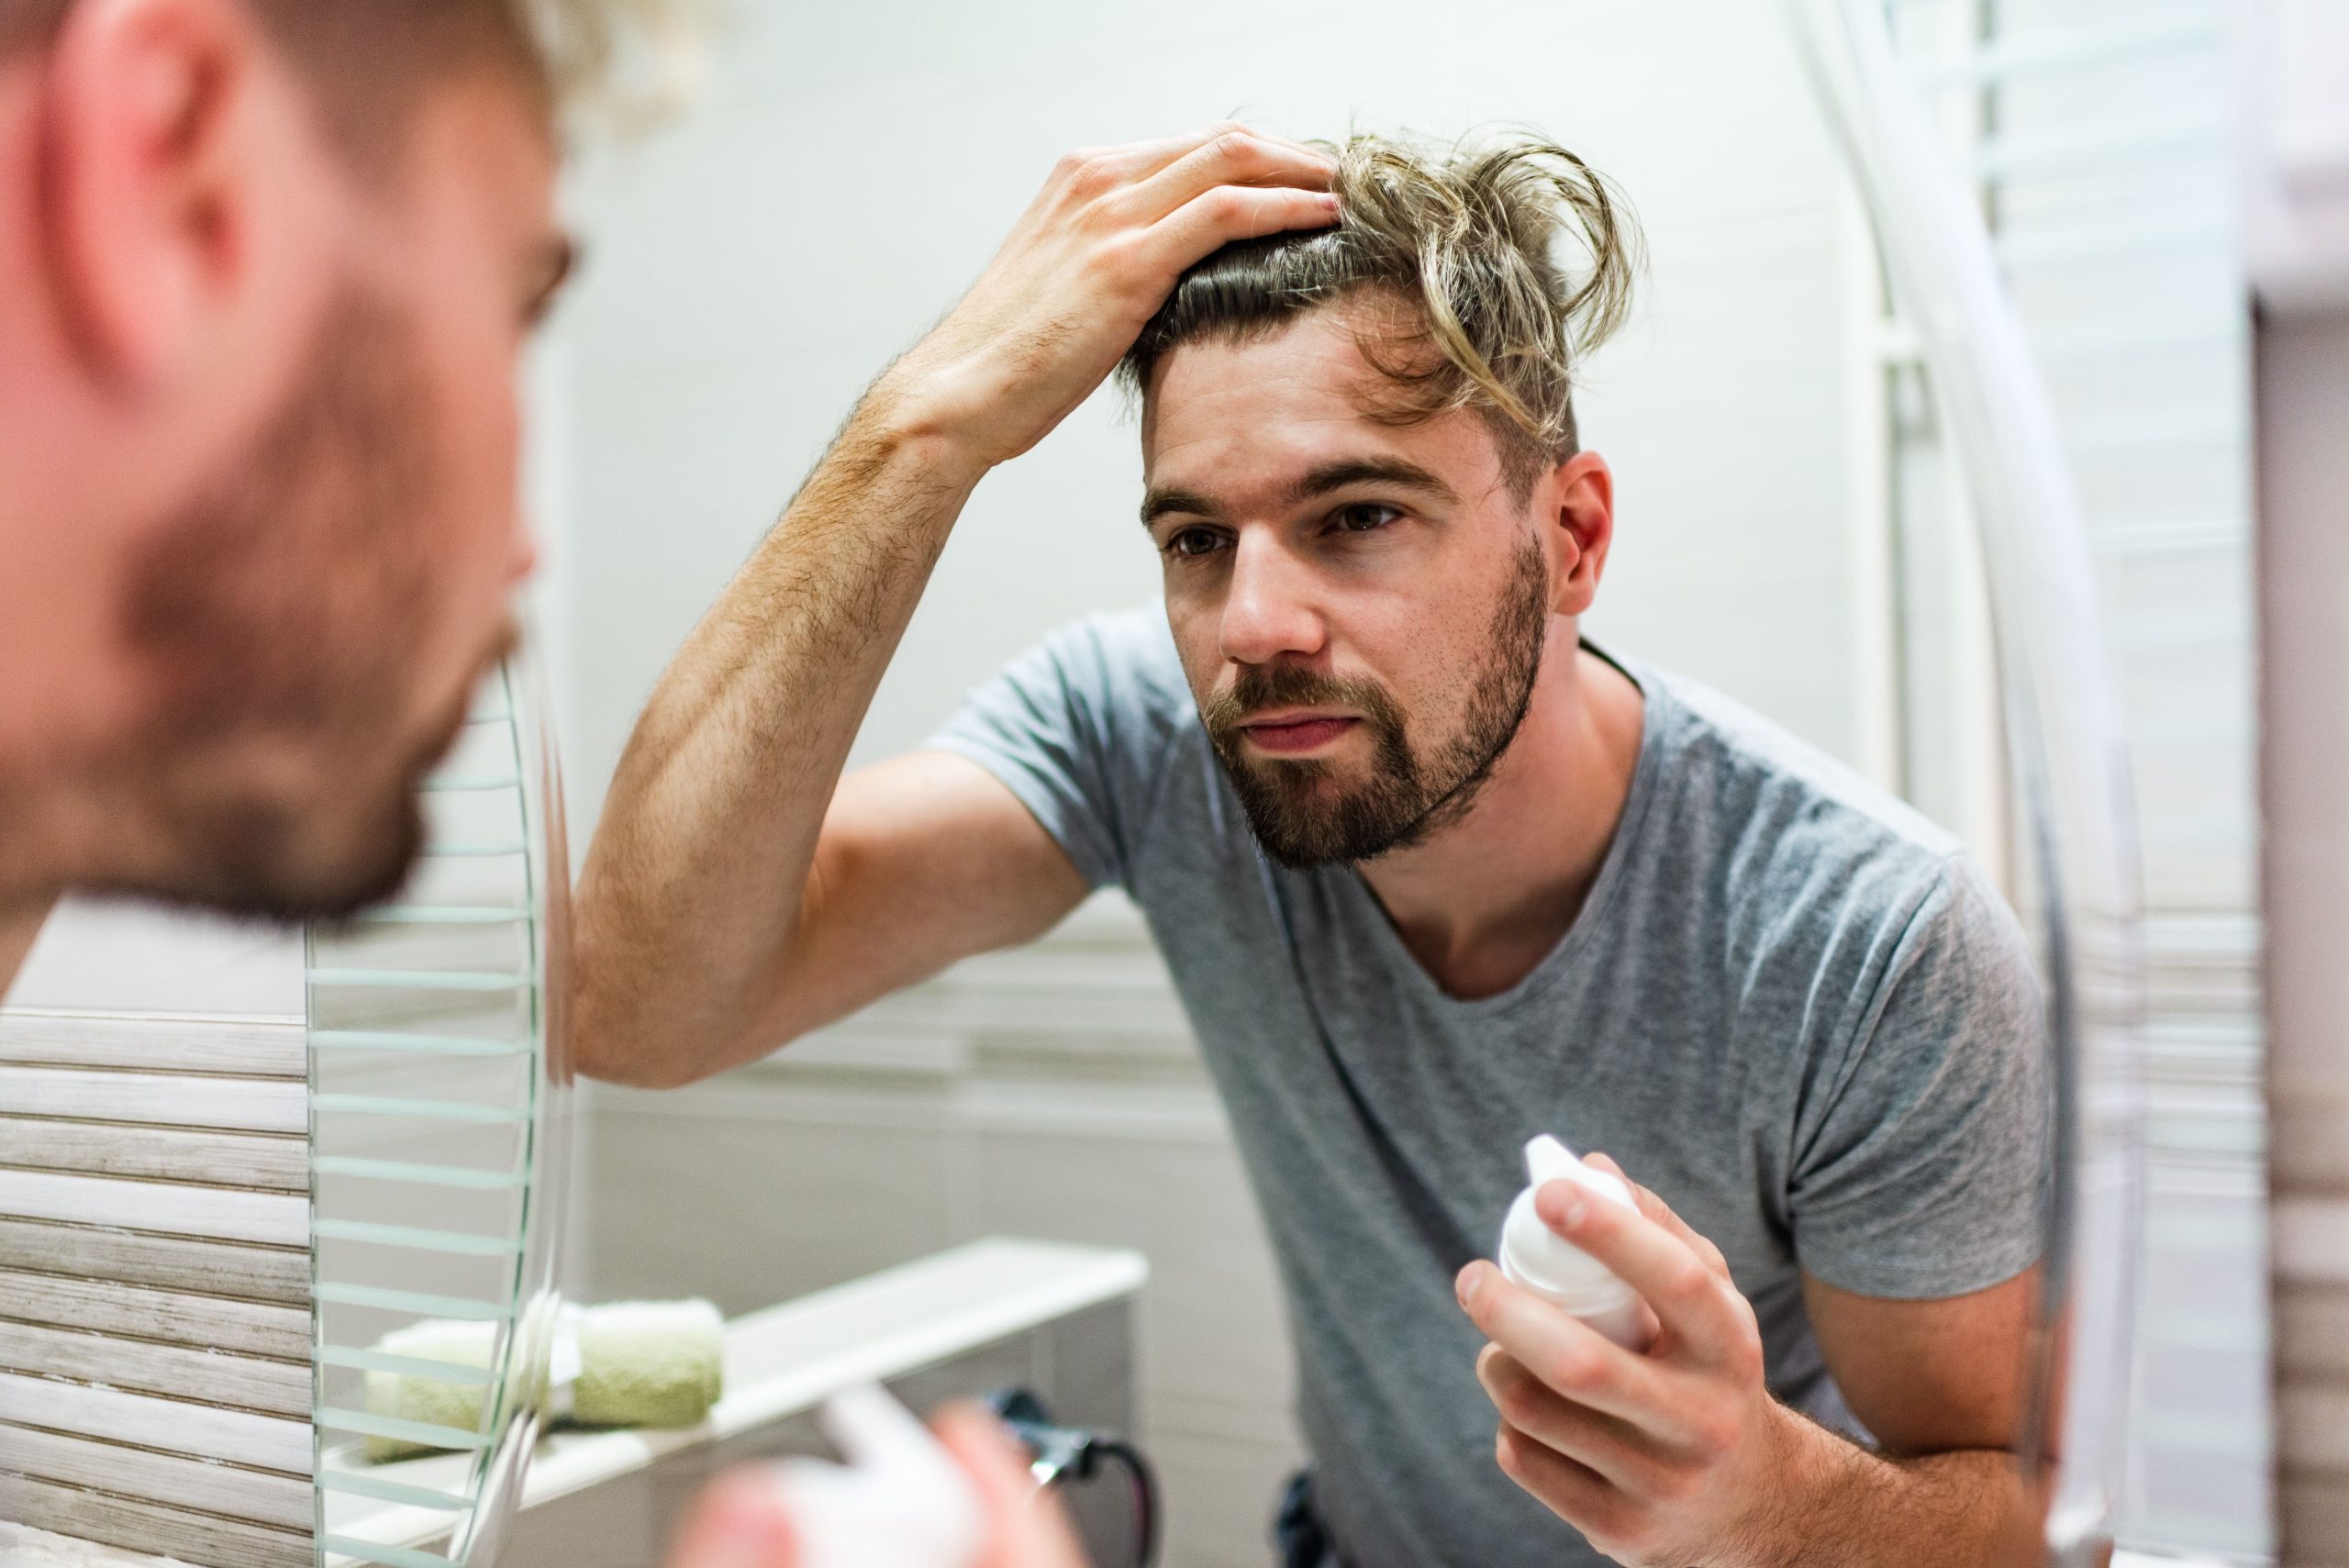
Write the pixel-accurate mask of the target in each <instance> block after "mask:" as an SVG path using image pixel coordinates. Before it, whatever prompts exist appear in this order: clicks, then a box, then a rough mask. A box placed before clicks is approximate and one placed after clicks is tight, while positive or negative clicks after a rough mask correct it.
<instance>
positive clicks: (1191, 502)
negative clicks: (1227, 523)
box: [1141, 490, 1220, 528]
mask: <svg viewBox="0 0 2349 1568" xmlns="http://www.w3.org/2000/svg"><path fill="white" fill-rule="evenodd" d="M1170 512H1184V513H1187V514H1189V515H1190V516H1192V517H1218V516H1220V514H1219V512H1218V511H1217V510H1216V506H1215V503H1214V502H1212V501H1210V500H1208V498H1207V497H1206V496H1204V495H1199V494H1197V492H1196V491H1190V490H1152V492H1150V494H1148V495H1144V496H1143V497H1142V498H1141V526H1142V527H1143V528H1148V527H1150V526H1151V525H1152V523H1155V522H1156V521H1158V519H1159V518H1161V517H1165V516H1166V515H1167V514H1169V513H1170Z"/></svg>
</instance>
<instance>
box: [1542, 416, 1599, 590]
mask: <svg viewBox="0 0 2349 1568" xmlns="http://www.w3.org/2000/svg"><path fill="white" fill-rule="evenodd" d="M1541 494H1542V497H1543V499H1544V501H1545V503H1546V505H1545V508H1544V509H1545V511H1546V513H1547V514H1548V515H1547V517H1545V519H1544V521H1545V522H1546V524H1547V526H1548V528H1549V530H1550V534H1551V543H1550V551H1551V559H1552V560H1553V562H1556V564H1557V570H1556V572H1555V573H1554V574H1553V587H1552V589H1551V595H1550V609H1551V613H1552V614H1553V615H1562V616H1579V615H1582V614H1584V613H1585V612H1586V611H1587V610H1588V609H1589V608H1590V606H1591V603H1592V601H1593V600H1595V599H1596V598H1597V597H1598V580H1599V578H1600V577H1601V576H1602V575H1604V574H1605V573H1606V570H1607V550H1608V547H1609V545H1611V544H1613V543H1614V541H1615V475H1614V472H1613V471H1612V470H1610V469H1609V467H1608V466H1607V460H1606V459H1605V458H1603V457H1600V456H1599V455H1598V453H1597V452H1587V451H1586V452H1576V453H1575V455H1574V456H1573V457H1571V458H1568V459H1567V460H1566V461H1565V462H1562V463H1560V464H1559V465H1558V466H1557V467H1556V468H1555V469H1554V470H1553V471H1552V472H1551V473H1550V474H1549V476H1548V477H1547V478H1546V479H1545V480H1544V481H1543V482H1542V491H1541Z"/></svg>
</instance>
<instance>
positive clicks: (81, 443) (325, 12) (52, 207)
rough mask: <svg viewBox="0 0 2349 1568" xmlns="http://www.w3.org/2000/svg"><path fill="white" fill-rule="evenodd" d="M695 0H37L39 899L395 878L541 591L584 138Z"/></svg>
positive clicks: (13, 518) (1, 719) (302, 901)
mask: <svg viewBox="0 0 2349 1568" xmlns="http://www.w3.org/2000/svg"><path fill="white" fill-rule="evenodd" d="M672 11H674V5H672V4H664V3H662V0H0V670H6V672H7V678H6V681H5V682H0V909H5V908H6V906H8V905H9V904H11V903H13V902H18V901H26V900H30V899H36V898H40V897H45V896H47V895H50V894H53V893H56V892H60V891H62V890H65V889H67V888H83V889H95V890H100V891H117V892H128V893H138V894H146V895H157V896H161V897H165V898H171V899H177V900H184V901H189V902H195V903H202V904H206V905H210V906H217V907H223V908H227V909H228V910H231V911H237V912H248V913H258V914H265V915H272V916H277V917H304V916H308V915H313V914H319V913H335V912H341V911H346V910H349V909H351V908H353V907H355V906H359V905H362V904H363V903H366V902H369V901H372V900H373V899H376V898H379V897H382V896H384V895H386V894H388V893H390V892H391V891H392V890H393V889H395V887H396V885H397V884H398V883H399V882H400V880H401V878H402V877H403V876H404V875H405V873H406V870H407V869H408V867H409V865H410V863H411V862H412V861H413V859H414V857H415V855H416V853H417V849H418V847H419V845H420V842H421V838H422V830H421V822H420V816H419V809H418V805H417V795H416V786H417V784H418V782H419V781H420V779H421V778H422V776H423V774H424V773H426V772H427V771H428V770H429V767H430V765H431V764H432V762H434V761H435V760H436V759H437V758H438V757H439V756H440V753H441V752H442V751H445V750H446V748H447V746H448V744H449V742H450V740H451V739H452V738H453V736H454V734H455V732H456V728H457V726H458V724H459V722H460V720H461V718H462V713H463V709H464V706H465V703H466V700H467V698H468V695H469V694H470V692H471V690H472V688H473V684H474V683H475V681H476V679H477V678H478V676H479V675H480V673H482V671H483V669H484V666H485V665H486V664H487V663H488V662H492V661H494V660H495V658H496V657H497V656H498V654H499V652H500V651H501V650H502V649H503V647H504V645H505V643H506V641H507V638H508V637H509V635H510V633H509V630H508V628H509V625H510V615H511V607H510V599H511V596H512V595H513V593H514V590H515V588H516V585H517V584H518V581H519V580H520V579H521V578H522V576H523V575H524V574H525V573H527V572H528V571H529V565H530V561H531V553H532V550H531V545H530V542H529V533H528V530H527V528H526V527H525V526H524V524H523V521H522V518H521V517H520V514H519V506H518V495H517V490H518V451H519V444H520V433H519V416H518V401H517V386H516V374H517V370H518V360H519V357H520V355H521V352H522V350H523V348H524V345H525V343H526V341H527V339H528V337H529V332H530V329H531V328H532V327H533V326H534V325H535V323H536V322H537V320H538V319H539V317H540V315H541V314H542V313H543V312H544V310H545V309H546V308H547V306H548V305H549V303H550V301H551V298H552V297H553V295H554V293H555V290H556V289H557V287H558V286H559V285H560V284H561V282H562V277H563V275H564V273H565V272H566V271H567V270H568V268H569V264H570V245H569V242H568V241H567V240H566V239H565V238H564V236H563V235H562V231H561V229H560V228H559V227H558V226H557V221H556V217H555V211H554V188H555V176H556V172H557V165H558V144H559V139H560V134H561V133H560V126H561V124H562V121H563V120H564V118H565V117H566V113H567V112H568V111H570V110H572V109H573V108H575V107H577V106H581V105H583V104H590V105H592V104H597V103H605V102H609V101H612V100H613V99H614V98H615V96H616V95H619V94H622V93H624V92H625V91H626V89H627V87H628V84H627V83H624V82H621V81H620V80H619V77H620V75H621V72H620V69H619V68H620V67H621V65H622V63H623V62H624V61H629V60H630V59H631V58H633V56H632V55H631V51H630V50H629V48H628V47H627V46H628V45H629V43H630V42H631V41H632V40H631V35H633V34H639V33H644V32H650V31H658V30H659V29H660V28H662V27H663V26H665V25H666V23H667V22H668V21H669V20H670V13H671V12H672Z"/></svg>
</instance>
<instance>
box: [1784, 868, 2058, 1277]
mask: <svg viewBox="0 0 2349 1568" xmlns="http://www.w3.org/2000/svg"><path fill="white" fill-rule="evenodd" d="M1877 976H1878V978H1877V981H1876V984H1875V985H1874V986H1873V987H1871V988H1870V989H1869V994H1868V995H1867V996H1866V997H1865V1000H1864V1001H1863V1002H1862V1004H1861V1006H1860V1007H1859V1009H1858V1011H1857V1013H1856V1016H1855V1018H1854V1020H1853V1028H1852V1029H1850V1030H1849V1032H1848V1038H1847V1039H1846V1040H1845V1042H1844V1050H1843V1051H1842V1072H1841V1075H1840V1077H1841V1081H1840V1084H1838V1085H1837V1086H1836V1088H1835V1089H1834V1091H1833V1093H1832V1094H1831V1096H1830V1097H1829V1099H1828V1103H1827V1106H1826V1110H1825V1113H1824V1115H1823V1116H1821V1117H1820V1118H1817V1120H1816V1121H1815V1122H1814V1124H1813V1128H1812V1129H1811V1130H1810V1132H1809V1135H1808V1137H1807V1138H1806V1139H1805V1141H1804V1145H1803V1147H1801V1148H1800V1149H1798V1151H1796V1162H1795V1167H1794V1171H1793V1181H1792V1182H1791V1184H1790V1190H1789V1193H1788V1208H1789V1211H1790V1216H1791V1218H1792V1221H1793V1229H1794V1240H1795V1251H1796V1254H1797V1256H1798V1259H1799V1260H1800V1262H1801V1263H1802V1267H1803V1269H1804V1271H1805V1272H1806V1273H1809V1274H1811V1275H1813V1276H1815V1277H1816V1278H1818V1279H1820V1280H1821V1281H1823V1282H1824V1283H1826V1284H1831V1285H1834V1286H1837V1287H1839V1288H1841V1289H1843V1290H1848V1291H1852V1292H1854V1293H1856V1294H1859V1295H1863V1296H1886V1297H1892V1298H1897V1299H1903V1300H1929V1299H1936V1298H1940V1297H1944V1296H1964V1295H1966V1294H1968V1293H1970V1292H1973V1291H1977V1290H1986V1289H1987V1288H1989V1287H1990V1286H1991V1285H1994V1284H2000V1283H2002V1282H2004V1281H2006V1280H2009V1279H2012V1278H2013V1277H2014V1276H2015V1275H2017V1274H2019V1273H2022V1271H2023V1270H2025V1269H2027V1268H2029V1267H2030V1266H2031V1265H2032V1263H2033V1262H2037V1261H2038V1259H2039V1257H2040V1255H2041V1253H2042V1252H2043V1250H2044V1244H2045V1234H2044V1228H2045V1195H2046V1193H2047V1191H2048V1183H2049V1180H2050V1177H2049V1171H2048V1165H2049V1161H2050V1159H2051V1158H2052V1152H2053V1151H2052V1149H2051V1147H2050V1143H2049V1134H2050V1129H2051V1128H2052V1125H2053V1117H2052V1114H2051V1107H2050V1105H2049V1099H2048V1095H2049V1083H2050V1080H2049V1076H2048V1060H2047V1031H2046V1014H2045V1010H2044V1006H2043V1001H2042V992H2041V989H2040V984H2039V979H2038V975H2037V972H2036V970H2035V969H2034V967H2033V965H2032V961H2031V954H2030V949H2029V945H2028V943H2027V942H2026V940H2024V938H2023V935H2022V931H2021V927H2020V926H2019V925H2018V924H2017V922H2016V920H2015V918H2014V916H2013V914H2012V913H2011V912H2010V911H2009V909H2008V908H2007V906H2006V905H2005V903H2004V901H2003V900H2001V899H2000V898H1999V897H1998V894H1997V893H1996V892H1995V891H1994V890H1993V889H1992V888H1991V887H1990V886H1989V885H1988V884H1987V882H1986V881H1985V880H1984V879H1983V878H1982V876H1981V873H1979V872H1978V871H1976V869H1975V868H1974V867H1973V865H1972V864H1971V863H1970V862H1967V861H1965V859H1964V858H1962V857H1958V858H1953V859H1952V860H1950V861H1947V862H1944V863H1943V866H1942V869H1941V873H1940V876H1939V880H1938V882H1937V883H1936V884H1935V885H1934V886H1933V887H1932V890H1931V891H1930V892H1929V893H1927V894H1926V895H1925V896H1924V898H1923V899H1922V900H1921V901H1920V903H1919V904H1918V905H1917V906H1916V907H1915V911H1914V913H1913V915H1911V916H1910V917H1909V919H1908V921H1907V922H1906V925H1905V927H1904V928H1903V929H1900V931H1899V932H1898V937H1897V940H1893V941H1892V943H1891V945H1890V949H1889V953H1888V957H1887V959H1886V961H1885V962H1883V963H1882V964H1881V965H1880V967H1878V968H1877Z"/></svg>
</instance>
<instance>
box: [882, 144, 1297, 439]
mask: <svg viewBox="0 0 2349 1568" xmlns="http://www.w3.org/2000/svg"><path fill="white" fill-rule="evenodd" d="M1336 172H1337V163H1336V161H1334V160H1333V159H1331V158H1330V156H1329V155H1328V154H1326V153H1322V152H1319V151H1316V150H1313V149H1312V148H1309V147H1306V146H1304V145H1302V144H1300V143H1297V142H1294V141H1288V140H1285V139H1282V138H1279V137H1275V136H1269V135H1266V134H1265V133H1264V132H1262V131H1257V130H1252V129H1249V128H1247V127H1245V126H1239V125H1217V126H1211V127H1209V128H1207V129H1206V130H1204V131H1199V132H1197V133H1195V134H1193V135H1189V136H1183V137H1176V138H1175V139H1170V140H1166V141H1154V142H1141V143H1135V144H1133V145H1130V146H1125V147H1110V148H1101V149H1094V150H1083V151H1077V152H1072V153H1070V154H1068V156H1066V157H1065V158H1063V159H1062V160H1061V161H1060V163H1059V164H1058V165H1057V166H1056V167H1055V168H1054V169H1053V171H1052V177H1051V178H1050V179H1048V180H1047V181H1045V183H1044V188H1043V190H1042V191H1041V193H1040V194H1039V195H1037V197H1036V199H1035V201H1034V202H1033V203H1032V204H1030V206H1029V208H1028V210H1027V212H1026V213H1025V214H1024V215H1022V216H1021V217H1020V219H1019V224H1018V225H1017V226H1016V227H1015V228H1013V229H1012V231H1011V237H1010V238H1009V239H1007V240H1005V241H1004V244H1003V248H1002V249H1001V250H998V251H997V252H996V257H995V260H994V261H991V262H990V263H989V264H988V266H987V269H986V271H985V272H984V273H982V274H981V275H980V278H979V281H978V282H977V283H976V284H973V285H972V287H971V291H970V292H969V293H968V294H967V295H964V296H963V300H962V303H961V304H959V305H957V306H955V307H954V309H953V310H952V311H951V312H949V313H948V315H947V317H946V318H945V320H943V321H942V322H941V323H940V324H939V325H938V327H937V328H934V329H933V330H932V331H931V332H930V335H929V336H928V337H927V338H925V339H922V341H921V342H920V343H919V344H918V345H917V346H916V347H915V348H914V349H913V350H911V351H910V352H908V353H907V355H906V357H905V358H904V359H903V360H901V361H898V362H897V364H896V365H895V366H894V367H892V368H891V370H890V371H889V373H887V374H886V375H885V376H883V377H882V379H881V382H880V383H879V384H877V385H876V386H875V388H874V392H875V394H876V404H875V406H874V412H876V413H877V414H879V415H880V416H881V417H884V418H885V419H887V420H888V421H889V422H890V423H891V424H892V425H893V426H895V427H897V428H903V429H906V430H908V431H911V432H914V433H917V434H920V435H924V436H935V437H940V438H942V439H945V440H947V441H949V442H951V443H952V445H953V446H954V447H955V448H956V449H958V451H959V453H960V454H961V455H964V456H966V457H967V458H968V459H969V460H971V461H973V462H976V463H978V464H979V465H981V466H983V467H987V466H993V465H994V464H996V463H999V462H1007V461H1008V460H1009V459H1011V458H1014V457H1017V456H1019V454H1020V453H1021V452H1024V451H1026V450H1028V449H1029V448H1030V447H1032V446H1034V445H1035V444H1036V443H1037V442H1038V441H1040V440H1041V439H1043V438H1044V437H1045V435H1046V434H1047V433H1049V432H1050V431H1051V430H1052V428H1053V427H1054V426H1055V425H1058V424H1059V423H1060V422H1061V420H1062V419H1063V418H1065V417H1067V416H1068V414H1069V413H1070V411H1071V410H1073V409H1074V408H1075V407H1076V406H1077V405H1078V404H1080V403H1082V402H1084V401H1085V398H1087V397H1089V396H1091V395H1092V394H1093V392H1094V389H1095V388H1097V387H1098V386H1099V385H1100V384H1101V383H1102V382H1103V381H1104V380H1105V379H1107V378H1108V374H1109V373H1110V372H1111V371H1112V370H1114V369H1116V368H1117V364H1118V361H1119V359H1120V358H1122V357H1123V356H1124V354H1125V352H1126V350H1128V349H1129V348H1131V347H1132V346H1133V342H1134V339H1136V338H1138V337H1140V336H1141V329H1142V328H1144V327H1145V326H1147V325H1149V322H1150V318H1151V317H1152V316H1153V315H1155V314H1157V311H1158V307H1159V306H1161V305H1163V304H1164V303H1165V302H1166V298H1167V296H1168V295H1170V294H1171V293H1173V292H1174V288H1175V282H1176V280H1177V279H1179V278H1180V277H1181V276H1182V274H1183V272H1185V271H1186V269H1187V268H1189V267H1190V266H1191V264H1192V263H1193V262H1195V261H1200V260H1203V259H1204V258H1205V257H1207V256H1208V255H1209V254H1211V253H1212V252H1214V251H1215V250H1219V249H1221V248H1222V247H1223V246H1225V245H1227V244H1229V243H1230V242H1231V241H1233V240H1236V239H1252V238H1255V237H1257V236H1260V235H1267V234H1280V233H1286V232H1287V231H1289V230H1292V229H1305V228H1327V227H1328V226H1329V225H1330V224H1331V223H1333V222H1335V221H1336V220H1337V214H1338V209H1337V201H1336V198H1335V197H1333V196H1331V195H1330V194H1329V189H1330V180H1331V179H1332V177H1333V176H1334V175H1335V174H1336Z"/></svg>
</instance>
